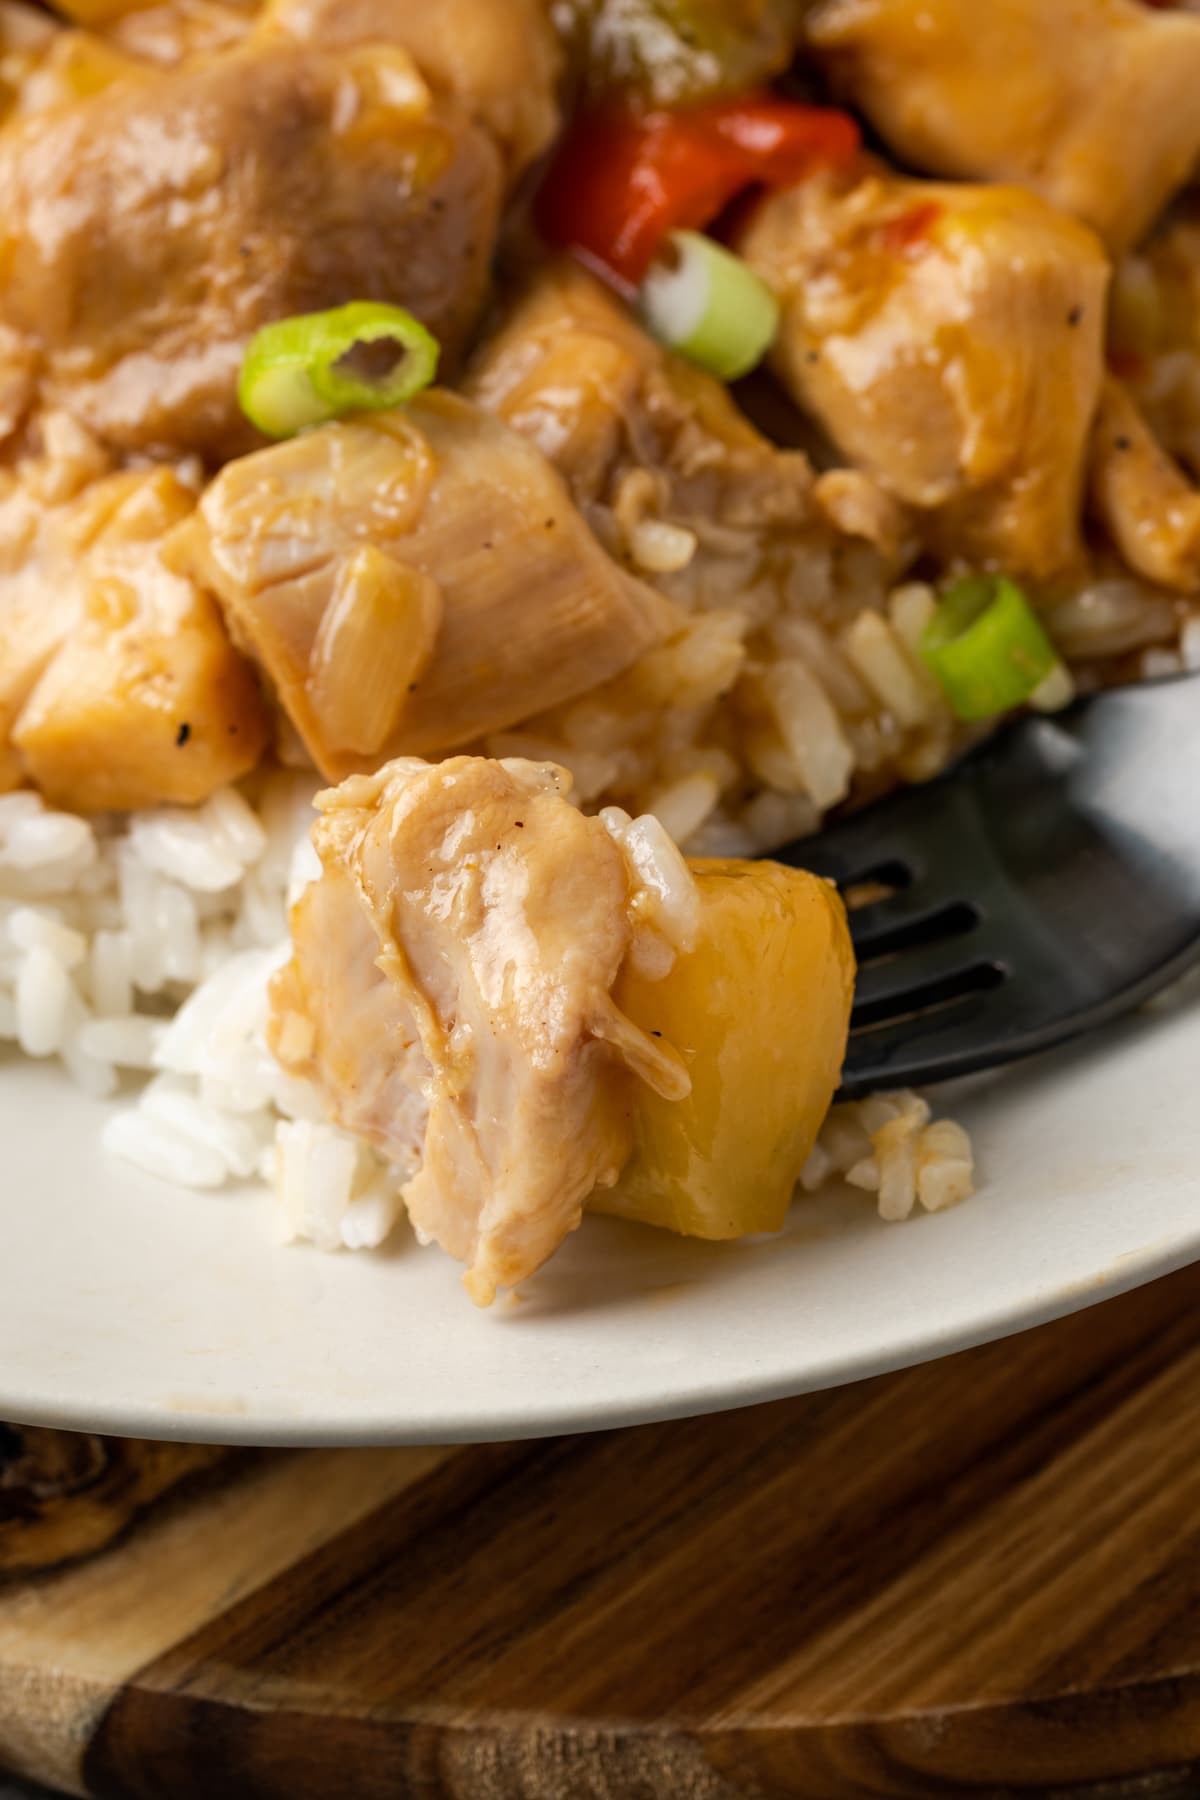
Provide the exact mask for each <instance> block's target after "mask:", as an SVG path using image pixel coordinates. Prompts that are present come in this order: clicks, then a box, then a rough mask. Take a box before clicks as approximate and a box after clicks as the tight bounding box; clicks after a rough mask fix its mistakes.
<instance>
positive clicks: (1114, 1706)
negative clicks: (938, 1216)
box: [0, 1269, 1200, 1800]
mask: <svg viewBox="0 0 1200 1800" xmlns="http://www.w3.org/2000/svg"><path fill="white" fill-rule="evenodd" d="M1198 1602H1200V1269H1194V1270H1186V1271H1184V1272H1183V1273H1181V1274H1179V1275H1177V1276H1174V1277H1172V1278H1171V1279H1169V1280H1167V1281H1163V1282H1160V1283H1158V1284H1156V1285H1155V1286H1153V1287H1151V1288H1146V1289H1143V1290H1141V1291H1140V1292H1137V1293H1134V1294H1130V1295H1127V1296H1125V1297H1124V1298H1122V1299H1119V1300H1114V1301H1110V1302H1108V1303H1107V1304H1106V1305H1104V1306H1101V1307H1098V1308H1095V1309H1093V1310H1091V1311H1089V1312H1086V1313H1083V1314H1080V1315H1078V1316H1077V1317H1076V1318H1074V1319H1069V1320H1065V1321H1061V1322H1059V1323H1058V1324H1054V1325H1050V1326H1046V1327H1044V1328H1043V1329H1042V1330H1040V1331H1037V1332H1032V1333H1029V1334H1027V1335H1025V1336H1023V1337H1019V1338H1016V1339H1010V1340H1009V1341H1007V1342H1005V1343H1002V1344H996V1345H992V1346H989V1347H986V1348H983V1349H980V1350H973V1351H969V1352H967V1353H965V1354H963V1355H961V1356H958V1357H955V1358H953V1359H951V1360H949V1361H947V1362H943V1363H939V1364H932V1365H927V1366H926V1367H924V1368H919V1369H914V1370H910V1371H907V1372H905V1373H902V1374H898V1375H893V1376H889V1377H884V1378H881V1379H879V1380H875V1381H869V1382H865V1383H862V1384H860V1385H858V1386H856V1387H852V1388H846V1389H842V1390H840V1391H836V1392H833V1393H828V1394H816V1395H811V1396H809V1397H807V1398H804V1399H800V1400H795V1401H788V1402H782V1403H779V1404H776V1405H771V1406H763V1407H757V1408H753V1409H750V1410H747V1411H745V1412H741V1413H734V1414H726V1415H723V1416H722V1417H719V1418H711V1419H699V1420H693V1421H687V1422H683V1423H680V1424H675V1425H665V1426H654V1427H647V1428H645V1429H639V1430H631V1431H623V1432H609V1433H603V1434H599V1435H596V1436H593V1437H583V1438H573V1439H566V1438H559V1439H552V1440H546V1441H542V1442H538V1443H525V1444H515V1445H500V1446H489V1447H481V1448H471V1449H457V1450H455V1449H449V1450H440V1449H419V1450H346V1451H308V1452H276V1451H273V1452H269V1453H266V1452H263V1453H258V1452H247V1451H220V1450H195V1449H188V1448H187V1447H181V1446H166V1445H142V1444H131V1443H125V1442H116V1441H112V1440H104V1439H87V1438H75V1439H71V1438H64V1437H62V1436H61V1435H59V1434H55V1433H37V1432H32V1431H28V1432H27V1431H22V1430H19V1429H17V1428H8V1429H7V1431H6V1432H5V1434H4V1436H3V1438H2V1439H0V1766H3V1767H7V1768H9V1769H12V1770H15V1771H19V1772H23V1773H25V1774H27V1775H29V1776H31V1777H33V1778H36V1779H40V1780H42V1781H45V1782H47V1783H49V1784H51V1785H54V1786H57V1787H61V1788H64V1789H67V1790H69V1791H71V1792H74V1793H80V1794H85V1793H86V1794H92V1795H96V1796H104V1797H109V1796H113V1797H116V1796H129V1797H134V1796H136V1797H138V1800H167V1797H170V1800H259V1797H260V1796H261V1797H263V1800H267V1797H270V1800H274V1797H275V1796H280V1797H281V1800H282V1797H283V1796H287V1797H288V1800H384V1797H385V1796H386V1797H387V1800H396V1797H398V1796H404V1797H407V1796H414V1797H417V1800H443V1797H453V1800H576V1797H577V1796H578V1797H579V1800H673V1797H675V1796H679V1797H680V1800H734V1797H739V1800H741V1797H751V1796H752V1797H755V1800H773V1797H774V1796H789V1797H791V1796H796V1797H804V1800H856V1797H857V1796H900V1795H903V1796H919V1797H921V1800H925V1797H927V1796H945V1795H976V1796H977V1795H984V1796H991V1797H994V1800H1000V1797H1001V1796H1016V1795H1029V1794H1037V1795H1046V1796H1063V1797H1064V1800H1065V1796H1067V1795H1068V1794H1070V1795H1073V1796H1078V1795H1081V1794H1083V1795H1089V1796H1092V1797H1093V1800H1101V1797H1103V1800H1117V1797H1118V1796H1120V1797H1125V1796H1130V1797H1131V1796H1134V1795H1137V1796H1143V1797H1145V1796H1156V1797H1162V1796H1171V1797H1172V1800H1183V1797H1184V1796H1189V1797H1194V1796H1195V1795H1196V1794H1197V1793H1200V1603H1198Z"/></svg>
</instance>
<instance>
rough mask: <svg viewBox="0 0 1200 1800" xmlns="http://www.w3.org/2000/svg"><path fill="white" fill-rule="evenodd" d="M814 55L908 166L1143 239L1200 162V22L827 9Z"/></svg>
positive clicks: (1098, 0)
mask: <svg viewBox="0 0 1200 1800" xmlns="http://www.w3.org/2000/svg"><path fill="white" fill-rule="evenodd" d="M807 34H808V41H809V43H810V45H811V46H812V47H813V48H815V49H816V50H818V51H819V52H822V53H823V54H824V56H825V58H826V60H827V65H828V68H829V71H830V73H831V74H832V76H833V79H834V82H835V85H837V86H838V87H840V88H841V90H842V91H843V92H844V93H845V94H847V95H848V96H849V97H850V98H851V99H852V100H853V101H854V102H855V103H856V104H857V105H859V106H861V107H862V108H863V109H864V110H865V112H866V113H867V114H868V116H869V117H870V119H871V121H872V123H873V124H874V125H875V126H876V127H877V129H878V130H879V131H880V133H881V134H882V136H883V137H884V138H885V140H886V141H887V142H888V144H890V145H891V147H892V148H893V149H894V150H895V151H896V152H897V153H898V154H899V155H900V156H902V157H903V158H904V159H905V160H906V161H907V162H910V163H915V164H916V165H917V166H918V167H922V168H926V169H928V170H930V171H931V172H932V173H934V174H939V175H954V176H969V177H977V178H984V179H988V180H993V181H1016V182H1021V183H1022V184H1024V185H1026V186H1028V187H1032V188H1034V189H1036V190H1037V191H1038V192H1039V193H1040V194H1042V195H1044V196H1045V198H1046V199H1047V200H1050V201H1052V202H1053V203H1054V205H1056V206H1060V207H1062V208H1063V209H1064V210H1065V211H1067V212H1071V213H1075V214H1076V215H1077V216H1078V217H1079V218H1081V219H1085V220H1086V221H1087V222H1088V223H1089V224H1090V225H1094V226H1095V228H1096V229H1097V231H1099V232H1100V233H1101V235H1102V236H1103V237H1104V238H1105V239H1106V240H1107V241H1108V242H1109V243H1110V244H1112V245H1113V246H1114V247H1117V248H1121V247H1124V246H1125V245H1128V244H1131V243H1133V242H1134V241H1135V239H1137V238H1138V237H1139V236H1140V235H1141V234H1142V232H1143V231H1144V230H1145V229H1146V227H1147V226H1148V225H1149V224H1150V222H1151V220H1152V219H1153V218H1155V216H1156V215H1157V213H1158V212H1159V211H1160V209H1161V208H1162V206H1163V203H1164V202H1165V201H1166V200H1167V198H1168V197H1169V196H1170V194H1171V193H1172V192H1173V191H1174V190H1175V188H1177V187H1179V186H1180V185H1181V183H1182V182H1183V181H1185V180H1186V179H1187V177H1188V175H1189V174H1190V172H1191V170H1192V168H1193V166H1194V165H1195V163H1196V161H1197V158H1198V157H1200V109H1198V108H1197V106H1196V103H1195V95H1196V89H1197V85H1198V84H1200V18H1198V17H1196V16H1195V15H1194V14H1190V13H1189V12H1188V11H1186V10H1182V9H1176V10H1174V11H1172V10H1170V8H1167V9H1166V10H1163V9H1161V8H1155V7H1154V6H1153V5H1148V4H1145V3H1144V0H988V4H987V5H983V6H981V5H980V4H979V0H818V3H817V5H816V6H815V7H814V8H813V9H812V10H811V11H810V13H809V15H808V20H807Z"/></svg>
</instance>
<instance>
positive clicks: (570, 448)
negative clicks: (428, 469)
mask: <svg viewBox="0 0 1200 1800" xmlns="http://www.w3.org/2000/svg"><path fill="white" fill-rule="evenodd" d="M467 388H468V390H469V391H470V392H472V393H473V394H474V395H475V397H476V398H477V399H478V400H479V401H480V402H481V404H483V405H484V406H487V407H488V408H490V409H491V410H493V411H495V412H497V413H498V414H499V415H500V416H501V417H502V418H504V419H505V420H507V421H508V423H509V424H511V425H513V426H515V427H516V429H517V430H519V431H521V432H522V433H524V434H525V435H526V436H528V437H529V438H531V439H532V440H533V442H534V443H536V444H537V445H539V446H540V448H541V449H542V450H543V451H544V452H545V453H546V455H547V456H548V457H550V458H551V460H552V461H553V462H554V464H555V466H556V467H557V468H558V469H560V470H561V471H562V473H563V474H564V475H565V477H566V478H567V481H568V482H569V483H570V486H571V491H572V493H573V494H574V496H575V499H576V500H577V502H578V503H579V505H580V506H581V507H582V509H583V512H584V515H585V517H586V518H587V519H588V521H589V522H590V524H591V525H592V527H593V529H594V530H595V532H596V534H597V536H598V537H600V539H601V541H602V542H603V543H605V544H606V545H607V546H608V548H609V549H610V550H611V552H612V554H613V555H614V556H616V557H619V558H620V559H621V560H622V561H623V562H625V563H626V565H627V566H628V567H630V568H632V569H635V570H636V571H637V572H638V574H639V575H641V576H642V577H643V578H644V579H646V580H647V581H650V582H653V583H654V585H655V586H657V587H658V588H659V589H660V590H661V591H662V592H663V593H665V594H667V595H668V596H670V597H671V598H672V599H674V600H677V601H679V602H680V603H682V604H683V605H684V606H685V607H686V608H687V609H688V611H689V613H691V614H692V615H694V616H693V617H692V619H691V620H690V622H689V626H688V637H687V640H686V642H685V643H684V645H683V646H682V647H681V646H680V645H678V644H672V645H670V646H668V647H667V648H666V649H665V650H664V651H662V652H661V653H660V652H658V651H651V652H650V653H649V654H648V655H647V656H645V657H644V658H642V659H641V661H640V662H639V663H637V664H635V665H634V666H633V667H632V668H631V669H630V670H629V671H628V672H627V673H626V674H624V675H622V676H620V677H619V678H618V679H617V680H616V681H614V682H613V683H611V684H610V687H609V689H608V690H607V691H605V692H600V693H597V694H596V695H595V696H594V710H595V711H598V712H603V710H604V709H605V708H611V709H613V710H615V711H616V712H617V713H618V714H620V715H623V716H625V717H626V718H627V719H629V720H630V721H631V724H630V725H629V727H628V728H627V731H626V742H627V743H628V742H629V741H631V740H632V738H633V735H634V733H635V732H637V731H639V730H640V731H642V737H641V738H640V739H638V740H637V741H638V743H639V745H640V746H641V748H640V749H639V751H638V754H641V755H644V756H645V757H646V758H647V759H648V761H649V762H650V764H651V766H654V765H656V764H659V763H661V762H662V761H664V760H674V759H675V758H674V751H673V747H672V745H671V743H670V740H669V730H670V717H671V715H670V713H669V712H664V709H665V708H668V709H669V708H674V709H676V711H677V710H678V709H679V708H680V707H681V706H686V707H688V708H690V709H693V711H692V717H693V719H697V718H698V719H700V720H701V722H702V723H701V730H702V732H703V735H702V736H701V739H700V744H699V746H698V747H697V749H696V751H695V761H694V764H693V766H694V769H695V771H696V775H697V778H698V779H699V780H701V781H713V780H715V781H718V782H724V783H725V784H726V786H727V787H728V786H729V785H730V783H731V782H736V781H737V780H738V779H739V775H738V764H739V763H740V764H741V766H742V767H743V768H744V767H746V766H748V767H749V769H750V770H751V777H750V780H751V783H753V782H760V783H761V784H762V785H763V787H764V788H766V789H768V790H771V792H770V793H768V794H766V795H764V802H765V806H766V811H765V812H764V815H763V816H764V818H766V817H768V816H770V817H771V818H772V819H774V820H776V821H777V823H775V824H773V825H771V826H769V827H768V828H767V829H768V832H769V836H770V838H771V839H772V840H773V841H774V842H777V843H778V842H782V841H784V839H785V838H786V837H788V836H789V835H790V836H795V835H796V834H797V833H798V832H799V831H801V830H805V829H812V827H813V825H814V823H815V821H816V815H817V813H819V812H820V811H823V810H824V809H825V808H827V807H829V806H832V805H835V804H836V803H837V802H839V801H841V800H844V799H845V798H846V796H847V795H848V793H849V792H850V791H851V786H852V784H853V783H854V782H855V781H858V782H863V781H869V780H871V779H872V778H873V777H872V772H873V771H874V770H877V769H880V768H882V767H883V766H884V765H891V766H897V765H898V766H901V767H904V768H905V769H911V771H912V773H913V774H914V775H919V774H921V773H928V772H929V771H930V768H931V767H933V766H938V765H940V763H941V762H943V761H944V760H945V757H946V755H947V753H948V742H949V739H950V737H951V735H952V733H953V731H954V725H953V721H952V718H951V715H950V713H949V710H948V708H947V707H946V706H945V705H944V704H943V703H942V701H941V699H940V697H939V693H938V690H937V689H936V687H935V686H934V684H933V682H932V679H931V677H930V676H929V674H928V671H926V670H924V669H923V668H922V667H921V666H920V665H919V663H918V662H917V660H916V659H915V657H914V656H913V655H911V654H910V652H909V650H908V649H906V648H905V644H904V642H902V641H901V639H900V638H898V637H896V636H895V635H894V633H893V631H892V627H891V626H890V625H889V624H888V623H887V622H886V620H885V617H884V616H883V615H884V611H885V603H886V599H887V593H888V590H889V589H890V588H891V587H892V585H893V584H894V582H895V579H896V577H897V575H898V574H899V572H900V571H901V569H902V568H903V566H904V563H905V560H906V559H907V558H908V557H910V556H911V555H912V554H913V550H914V546H915V542H916V539H915V533H914V530H913V523H912V520H911V517H910V515H909V513H908V510H907V508H906V507H905V506H904V505H903V504H902V503H901V502H900V501H899V500H898V499H896V498H895V497H894V496H893V495H891V494H889V493H887V492H885V491H884V490H883V488H882V487H880V485H879V483H878V482H877V481H876V480H875V479H874V478H873V476H871V475H869V474H866V473H864V472H863V471H861V470H857V469H844V468H843V469H829V470H826V471H825V472H824V473H822V474H819V475H814V472H813V470H812V468H811V466H810V464H809V461H808V459H807V457H806V456H805V455H804V454H803V453H802V452H800V451H797V450H784V449H781V448H779V446H778V445H777V444H775V443H773V442H771V441H769V440H768V439H767V438H766V437H764V436H763V435H762V433H761V432H759V431H758V430H757V429H756V428H755V427H754V426H753V425H752V424H751V422H750V420H749V419H748V418H747V417H746V416H745V415H744V414H743V413H742V412H741V411H740V410H739V409H738V407H737V406H736V404H735V403H734V401H733V399H732V398H731V396H730V394H729V391H728V389H727V388H725V387H724V386H723V385H722V384H721V383H720V382H718V381H716V380H715V379H714V378H713V377H712V376H711V375H709V374H707V373H706V372H705V371H704V370H702V369H699V368H697V367H695V365H693V364H691V363H688V362H686V361H684V360H683V359H682V358H681V357H676V356H672V355H671V354H670V353H669V352H667V351H665V350H663V349H662V348H661V347H660V346H659V345H658V344H656V343H655V342H654V341H653V340H652V339H651V338H650V337H649V336H648V335H647V334H646V332H645V331H644V330H643V329H642V328H641V326H640V325H639V324H638V322H637V320H636V319H635V318H634V317H633V315H632V314H631V313H630V311H629V310H628V309H627V308H626V307H625V306H624V305H622V303H621V302H620V301H619V300H618V299H617V298H616V297H615V296H614V295H613V294H612V293H611V292H610V291H609V290H608V289H607V288H605V287H603V286H601V284H600V283H599V282H598V281H596V280H595V279H594V278H593V277H592V276H591V275H589V274H587V273H586V272H585V271H584V270H583V269H581V268H579V267H578V266H577V265H576V264H574V263H552V264H549V265H547V266H545V267H543V268H541V269H539V270H538V271H537V272H536V273H535V274H534V275H533V276H532V278H531V279H530V280H529V281H528V282H527V284H526V285H525V287H524V289H523V290H522V291H521V293H520V294H519V295H518V296H517V298H516V301H515V303H514V304H513V306H512V307H511V309H510V311H509V313H508V315H507V317H506V318H505V320H504V321H503V323H502V324H501V326H500V328H499V330H498V331H497V332H496V334H495V335H494V336H493V337H492V338H490V339H489V340H488V341H487V342H486V343H485V344H484V345H483V346H482V348H481V349H480V351H479V352H478V353H477V354H476V357H475V359H474V361H473V362H472V364H471V365H470V367H469V369H468V373H467ZM876 609H878V610H876ZM695 615H702V616H695ZM910 635H911V634H910ZM681 663H682V665H683V669H684V671H685V674H684V682H685V687H686V691H685V693H684V694H683V696H682V697H681V695H680V692H679V681H680V664H681ZM588 707H589V702H588V701H585V702H584V703H583V707H582V709H581V711H582V713H583V714H585V715H586V713H587V711H588ZM706 709H707V710H706ZM639 721H645V722H646V723H645V725H644V726H642V725H640V724H639ZM592 729H593V727H592V721H591V720H590V719H588V718H587V717H579V718H578V719H577V718H576V717H574V716H573V715H571V714H570V713H569V709H564V708H559V709H557V711H555V712H553V713H547V714H544V715H542V716H540V717H539V718H537V719H535V720H533V721H530V722H529V723H528V724H527V725H526V726H525V727H524V732H523V735H524V737H525V738H526V739H531V740H536V739H540V740H541V741H542V742H543V743H544V742H549V743H552V744H556V745H561V744H566V745H568V746H574V747H576V749H577V750H578V751H579V753H578V754H576V755H572V754H570V753H568V751H567V750H564V751H562V752H561V754H562V756H563V759H564V760H566V761H568V762H571V763H572V766H573V767H574V769H575V772H576V778H577V780H578V783H579V786H580V791H581V792H582V793H584V794H585V797H586V798H587V799H589V800H591V799H594V798H596V797H597V796H598V795H599V794H601V793H605V794H609V793H612V792H614V791H615V793H616V795H617V797H618V798H619V799H621V800H622V803H625V802H627V801H628V802H629V803H633V802H634V800H635V798H636V794H635V789H634V788H631V789H629V790H626V789H625V788H623V787H622V786H621V780H622V775H621V773H620V771H619V769H617V768H614V766H613V764H612V762H611V760H610V759H609V758H608V757H607V756H606V755H605V754H604V747H603V745H602V744H601V745H600V747H599V753H595V752H593V753H589V750H588V746H589V744H591V743H593V742H594V741H595V740H594V739H593V737H592ZM657 730H661V732H662V736H661V738H656V736H655V733H656V731H657ZM710 740H711V747H710ZM731 747H733V748H734V750H735V752H736V757H737V761H736V762H735V763H734V764H733V766H732V768H731V766H730V757H729V750H730V748H731ZM489 748H490V749H491V750H492V751H493V753H494V754H497V755H501V754H503V755H507V754H525V753H532V745H531V744H522V742H521V740H520V738H519V737H518V738H517V739H514V740H512V741H507V740H506V741H500V740H496V741H493V742H490V743H489ZM623 748H624V747H623ZM710 771H713V772H712V773H710ZM614 783H615V787H614V785H613V784H614ZM753 794H754V788H753V786H751V787H750V790H749V794H746V793H741V794H739V795H738V796H736V798H735V802H734V804H735V810H740V808H741V806H742V805H744V803H745V800H746V799H747V798H750V797H753ZM779 795H786V796H788V797H789V799H788V802H787V803H786V804H785V805H784V808H783V810H782V811H781V810H780V805H779V802H778V798H777V796H779ZM792 797H795V798H794V800H793V799H792ZM637 804H638V805H640V804H641V800H640V799H637ZM805 806H808V807H809V808H810V810H809V812H808V814H807V817H806V816H805V812H804V808H805ZM684 835H685V836H686V833H685V834H684ZM735 841H740V840H735Z"/></svg>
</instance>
